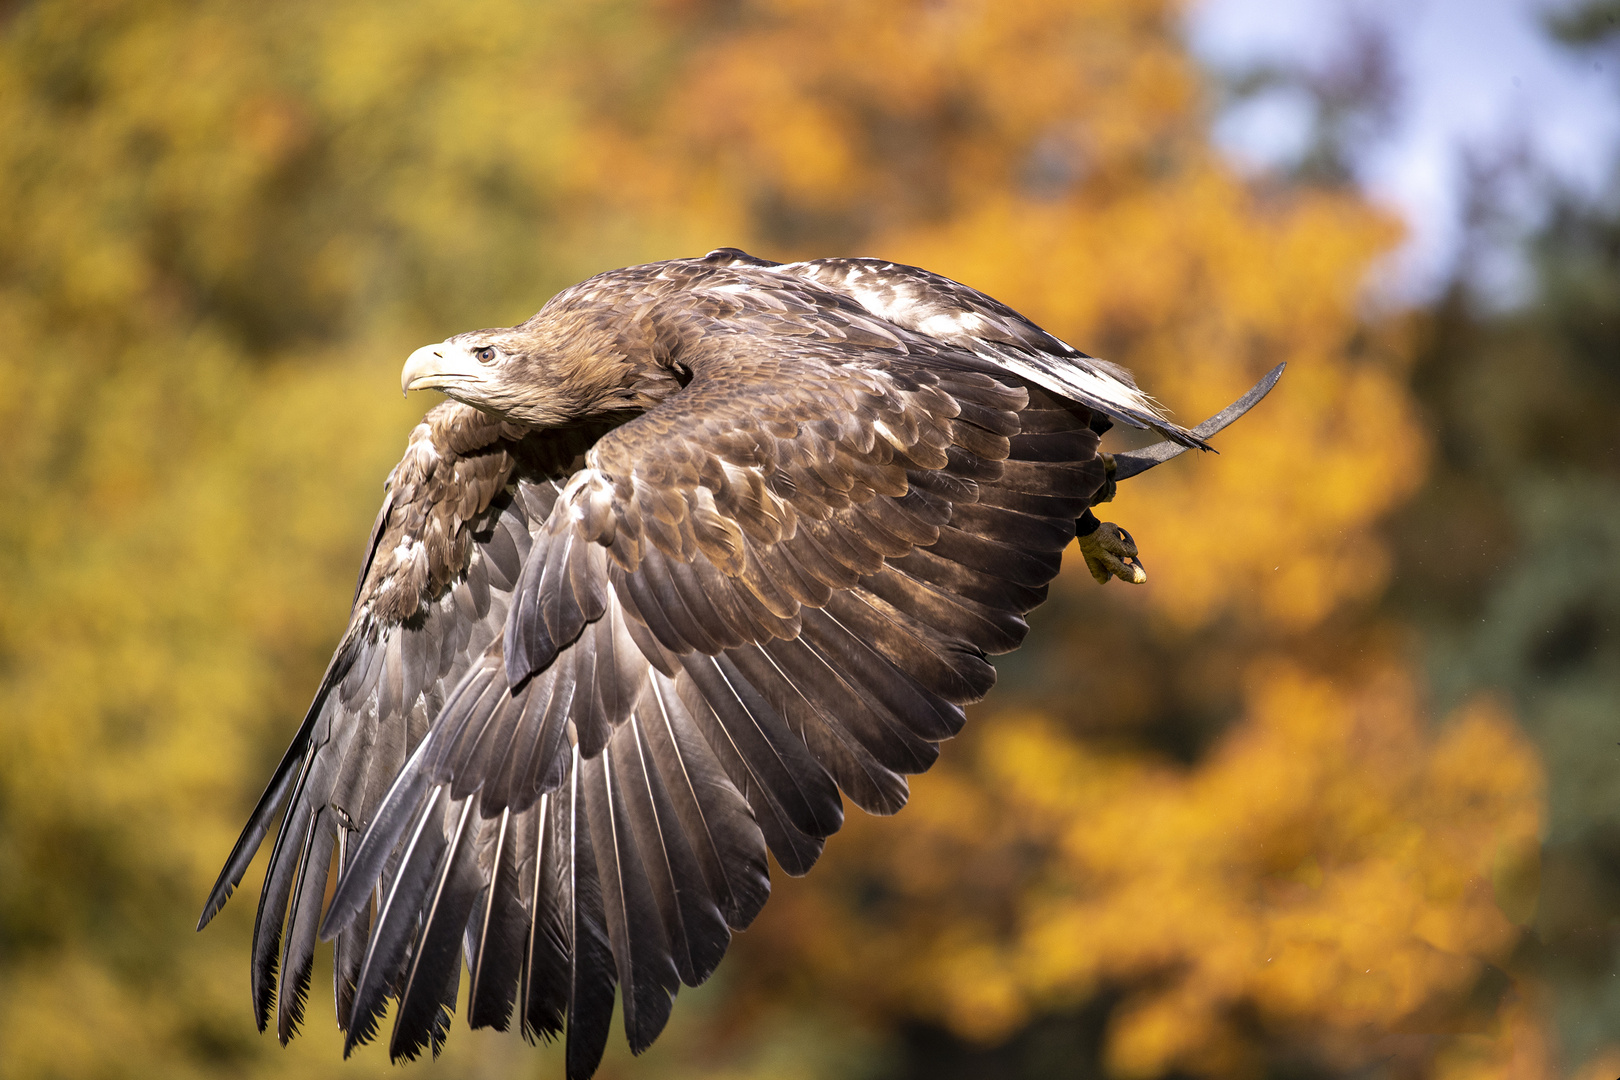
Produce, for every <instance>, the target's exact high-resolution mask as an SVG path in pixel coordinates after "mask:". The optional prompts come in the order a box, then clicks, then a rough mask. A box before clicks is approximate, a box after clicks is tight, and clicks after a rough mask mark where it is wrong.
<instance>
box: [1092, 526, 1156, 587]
mask: <svg viewBox="0 0 1620 1080" xmlns="http://www.w3.org/2000/svg"><path fill="white" fill-rule="evenodd" d="M1079 539H1080V553H1081V554H1082V555H1084V556H1085V557H1086V569H1088V570H1090V571H1091V576H1092V577H1094V578H1096V579H1097V583H1098V584H1099V585H1106V584H1108V579H1109V578H1116V577H1117V578H1119V580H1121V581H1128V582H1130V583H1131V584H1132V585H1140V584H1142V583H1143V582H1145V581H1147V571H1146V570H1145V569H1143V567H1142V557H1141V555H1139V554H1137V551H1136V541H1135V540H1132V539H1131V534H1130V533H1128V532H1126V531H1125V530H1124V529H1122V528H1120V527H1119V526H1118V525H1115V524H1114V523H1113V522H1111V521H1104V522H1103V523H1101V524H1100V525H1098V526H1097V528H1096V529H1094V530H1092V531H1091V532H1089V533H1087V534H1086V535H1085V536H1082V537H1080V538H1079Z"/></svg>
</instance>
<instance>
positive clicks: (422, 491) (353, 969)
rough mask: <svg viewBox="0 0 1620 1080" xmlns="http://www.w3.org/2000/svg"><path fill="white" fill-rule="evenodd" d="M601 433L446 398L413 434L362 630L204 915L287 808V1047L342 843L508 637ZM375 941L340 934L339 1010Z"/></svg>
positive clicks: (261, 1012) (259, 968) (282, 912)
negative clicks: (522, 591) (538, 425)
mask: <svg viewBox="0 0 1620 1080" xmlns="http://www.w3.org/2000/svg"><path fill="white" fill-rule="evenodd" d="M601 430H602V429H600V428H594V429H592V428H581V429H577V430H567V431H555V432H546V433H533V434H530V433H526V432H524V431H521V430H513V429H510V428H507V427H504V426H503V425H502V424H501V423H500V422H499V421H496V420H492V419H490V418H489V417H486V416H485V415H484V414H482V413H479V412H477V411H476V410H473V409H469V408H466V407H465V406H462V405H458V404H454V403H447V404H445V405H441V406H439V407H437V408H435V409H433V410H432V411H431V412H429V414H428V415H427V416H426V417H425V418H424V419H423V422H422V423H421V424H420V425H419V426H418V427H417V429H416V430H415V432H413V434H412V436H411V440H410V445H409V447H408V448H407V450H406V453H405V457H404V459H403V460H402V461H401V462H400V464H399V466H398V467H397V468H396V469H395V470H394V472H393V473H392V474H391V475H390V477H389V483H388V494H387V498H386V499H385V501H384V503H383V506H382V509H381V511H380V512H379V514H378V516H377V522H376V525H375V526H374V527H373V530H372V535H371V542H370V545H369V547H368V549H367V555H366V559H365V561H364V564H363V567H362V570H361V573H360V580H359V583H358V585H357V587H356V594H355V601H354V609H353V613H352V616H351V619H350V623H349V627H348V629H347V631H346V633H345V634H344V636H343V640H342V642H341V643H340V644H339V646H338V649H337V652H336V654H335V655H334V656H333V657H332V661H331V663H330V664H329V665H328V667H327V671H326V674H325V677H324V678H323V679H322V680H321V685H320V688H319V690H318V691H317V693H316V695H315V699H314V702H313V703H312V704H311V705H310V708H309V711H308V712H307V714H306V715H305V717H304V721H303V723H302V724H301V725H300V727H299V729H298V733H297V734H296V736H295V737H294V739H293V742H292V745H291V746H289V747H288V749H287V752H286V754H285V755H284V756H283V757H282V760H281V763H280V765H279V766H278V767H277V768H276V771H275V773H274V775H273V776H272V778H271V781H270V784H269V786H268V787H267V788H266V789H265V792H264V795H263V796H262V797H261V798H260V800H259V803H258V805H257V806H256V807H255V808H254V811H253V813H252V815H251V816H250V818H249V820H248V823H247V826H246V827H245V828H244V829H243V831H242V835H241V837H240V838H239V839H238V840H237V842H236V846H235V848H234V849H233V850H232V852H231V855H230V857H229V859H228V860H227V861H226V864H225V867H224V869H223V870H221V872H220V876H219V880H218V881H217V882H216V883H215V885H214V888H213V890H212V892H211V893H210V895H209V897H208V901H207V904H206V906H205V907H204V909H203V914H202V918H201V919H200V920H199V922H198V929H201V928H202V926H204V925H206V924H207V923H208V921H209V920H210V919H212V918H213V916H214V915H215V914H216V913H217V912H218V911H219V909H220V907H221V906H223V905H224V903H225V901H226V900H227V899H228V898H229V897H230V895H231V893H232V891H233V890H234V889H235V887H236V886H237V884H238V883H239V882H240V881H241V879H242V875H243V874H244V873H245V872H246V870H247V867H248V864H249V863H250V862H251V861H252V859H253V856H254V853H255V852H256V851H257V850H258V848H259V845H260V844H261V843H262V842H263V840H264V838H265V836H266V835H267V834H268V833H269V831H270V827H271V825H272V824H273V823H274V820H275V818H276V815H277V814H278V813H280V812H281V811H282V808H283V807H285V813H282V816H281V822H280V828H279V831H278V833H277V836H276V841H275V844H274V846H273V849H272V851H271V856H270V862H269V867H268V869H267V871H266V875H265V884H264V891H263V893H262V894H261V896H260V899H259V910H258V917H257V919H256V921H255V924H254V932H253V952H252V985H253V1002H254V1011H255V1015H256V1017H257V1019H258V1024H259V1028H260V1030H261V1031H262V1030H263V1029H264V1028H265V1027H266V1026H267V1025H268V1024H269V1021H270V1018H271V1013H272V1010H274V1011H275V1014H276V1028H277V1034H278V1035H279V1037H280V1038H281V1040H282V1041H283V1042H286V1041H287V1040H288V1039H289V1038H290V1037H291V1036H292V1035H293V1034H294V1033H295V1032H296V1030H297V1028H298V1025H299V1024H300V1023H301V1021H302V1018H303V1011H304V1002H305V998H306V997H307V993H308V988H309V975H310V966H311V961H312V959H313V954H314V946H315V940H316V929H317V926H318V925H319V920H320V916H321V910H320V908H321V904H322V902H323V900H324V898H325V893H326V884H327V879H328V873H329V867H330V864H331V863H332V861H333V857H334V851H335V852H336V859H337V861H338V863H339V865H340V866H341V865H346V864H347V862H348V861H349V860H350V859H351V858H352V856H353V853H354V851H353V849H354V844H355V842H356V841H357V838H358V836H359V834H360V830H361V828H362V827H363V826H364V824H365V823H366V822H367V821H369V820H370V819H371V818H372V816H373V815H374V814H375V812H376V808H377V806H378V804H379V803H380V802H381V800H382V797H383V794H384V793H385V792H386V790H387V787H388V784H389V783H390V782H391V781H392V780H393V778H394V776H395V775H396V774H397V773H398V772H399V770H400V769H401V768H402V767H403V765H404V763H405V761H406V759H407V758H408V757H409V755H410V753H411V751H412V750H413V749H414V748H415V747H416V746H417V745H418V744H419V743H420V741H421V739H422V737H423V735H424V734H426V732H427V731H428V729H429V726H430V725H431V724H432V722H433V720H434V718H435V717H436V716H437V715H438V713H439V711H440V706H441V705H442V703H443V702H444V700H445V698H446V696H447V695H448V694H449V693H450V691H451V690H452V689H453V688H454V687H456V686H457V685H458V684H459V683H460V682H461V680H462V678H463V676H464V675H465V674H466V672H467V671H468V669H469V668H470V667H472V666H473V665H474V664H475V662H476V661H477V660H478V659H479V658H480V657H481V656H482V655H483V654H484V651H485V650H486V649H487V647H488V645H489V643H490V642H491V641H492V640H498V639H499V637H500V634H501V630H502V626H503V625H504V621H505V618H506V614H507V609H508V607H509V601H510V597H511V593H512V589H513V587H514V585H515V584H516V582H517V579H518V577H519V575H520V573H521V570H522V566H523V560H524V557H525V556H526V555H527V553H528V551H529V547H530V543H531V540H530V537H531V531H532V530H533V529H535V528H537V527H538V526H539V525H540V523H542V522H544V521H545V520H546V516H547V515H548V514H549V512H550V510H551V503H552V502H553V501H554V500H555V499H556V497H557V494H558V493H559V492H560V491H561V489H562V483H563V482H564V481H565V480H566V479H567V477H568V476H569V475H571V474H572V473H573V472H574V471H575V470H576V469H577V468H578V467H579V465H580V463H581V462H582V460H583V456H582V455H583V452H584V450H585V449H586V447H588V446H589V445H590V444H591V442H592V441H594V439H595V438H596V437H597V436H598V435H599V434H600V433H601ZM364 945H365V939H364V933H363V931H362V932H361V933H359V934H358V935H354V934H351V935H345V936H344V937H343V938H342V939H341V940H340V941H339V943H338V947H337V976H336V979H337V987H336V998H337V1010H338V1015H339V1018H340V1019H342V1018H345V1017H347V1016H348V1014H349V1011H350V1003H351V1001H352V998H353V990H354V984H355V981H356V976H357V971H358V957H359V956H360V955H361V950H362V949H363V948H364ZM278 973H279V976H280V993H279V995H278V994H277V992H276V991H277V976H278Z"/></svg>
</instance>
